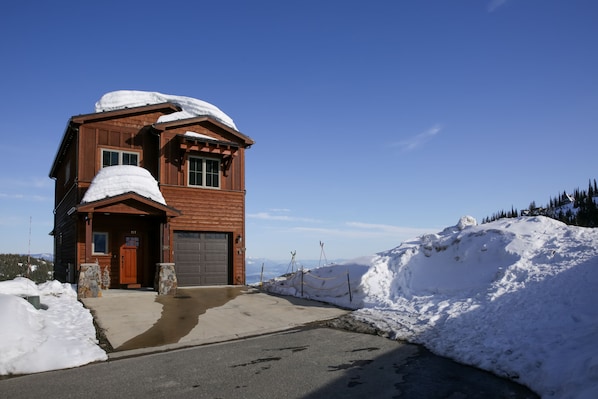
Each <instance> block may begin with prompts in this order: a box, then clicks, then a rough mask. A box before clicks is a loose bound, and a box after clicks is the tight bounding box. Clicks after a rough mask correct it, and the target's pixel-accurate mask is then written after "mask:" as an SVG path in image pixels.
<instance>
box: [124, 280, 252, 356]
mask: <svg viewBox="0 0 598 399" xmlns="http://www.w3.org/2000/svg"><path fill="white" fill-rule="evenodd" d="M245 290H246V288H245V287H223V288H203V289H187V290H179V291H178V293H177V295H175V296H169V295H161V296H156V298H155V301H156V302H157V303H159V304H161V305H162V313H161V315H160V318H159V319H158V320H157V321H156V323H155V324H154V325H152V326H151V327H150V328H149V329H148V330H147V331H145V332H143V333H142V334H140V335H137V336H136V337H134V338H131V339H130V340H128V341H127V342H125V343H123V344H122V345H120V346H119V347H118V348H114V349H115V350H117V351H125V350H131V349H140V348H147V347H156V346H163V345H168V344H175V343H177V342H179V341H180V340H181V339H182V338H183V337H185V336H187V335H188V334H189V333H190V332H191V331H192V330H193V329H194V328H195V327H196V326H197V325H198V323H199V316H200V315H202V314H204V313H206V311H207V310H208V309H211V308H218V307H220V306H223V305H225V304H226V303H227V302H229V301H231V300H233V299H235V298H236V297H237V296H239V295H241V294H242V292H243V291H245ZM174 326H176V328H174Z"/></svg>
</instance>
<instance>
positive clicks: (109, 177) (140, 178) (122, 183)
mask: <svg viewBox="0 0 598 399" xmlns="http://www.w3.org/2000/svg"><path fill="white" fill-rule="evenodd" d="M128 192H134V193H137V194H139V195H141V196H143V197H146V198H149V199H151V200H153V201H156V202H158V203H160V204H162V205H166V201H165V200H164V197H163V196H162V193H161V192H160V188H159V187H158V182H157V181H156V180H155V179H154V177H153V176H152V175H151V174H150V172H149V171H147V170H146V169H144V168H141V167H139V166H132V165H114V166H108V167H105V168H102V169H101V170H100V171H99V172H98V174H97V175H96V176H95V177H94V178H93V180H92V182H91V185H90V186H89V189H88V190H87V192H86V193H85V195H84V196H83V200H82V201H81V203H82V204H85V203H88V202H94V201H99V200H102V199H105V198H109V197H114V196H117V195H121V194H125V193H128Z"/></svg>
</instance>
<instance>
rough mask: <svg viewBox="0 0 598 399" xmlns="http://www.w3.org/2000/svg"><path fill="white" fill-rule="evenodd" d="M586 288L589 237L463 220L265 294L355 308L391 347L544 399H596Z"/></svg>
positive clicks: (596, 322)
mask: <svg viewBox="0 0 598 399" xmlns="http://www.w3.org/2000/svg"><path fill="white" fill-rule="evenodd" d="M349 286H350V287H351V295H352V298H351V297H350V296H349ZM596 287H598V229H589V228H583V227H575V226H567V225H565V224H563V223H561V222H558V221H556V220H553V219H550V218H546V217H524V218H518V219H502V220H499V221H496V222H492V223H488V224H483V225H477V224H476V222H475V220H474V219H473V218H469V217H465V218H462V219H461V220H460V221H459V224H458V225H456V226H454V227H449V228H447V229H445V230H444V231H442V232H439V233H438V234H427V235H424V236H421V237H419V238H417V239H414V240H412V241H408V242H404V243H403V244H401V245H400V246H398V247H397V248H394V249H392V250H389V251H387V252H383V253H380V254H378V255H375V256H372V257H368V258H363V259H358V260H354V261H351V262H347V263H345V264H339V265H330V266H325V267H322V268H317V269H313V270H309V271H307V272H304V273H300V272H299V273H296V274H293V275H290V276H286V277H280V278H277V279H274V280H271V281H269V282H267V283H265V284H264V289H265V290H268V291H271V292H275V293H279V294H283V295H291V296H304V297H306V298H311V299H314V300H319V301H324V302H330V303H333V304H337V305H341V306H345V307H349V308H353V309H357V310H356V311H355V312H354V313H353V316H354V317H356V318H357V319H359V320H362V321H365V322H368V323H371V324H373V325H376V326H377V327H378V328H380V329H382V330H385V331H387V332H389V334H390V335H391V336H392V337H393V338H396V339H401V340H407V341H410V342H414V343H420V344H423V345H425V346H426V347H428V348H429V349H430V350H432V351H433V352H435V353H436V354H439V355H443V356H447V357H450V358H453V359H455V360H457V361H459V362H462V363H466V364H470V365H474V366H476V367H479V368H482V369H486V370H489V371H492V372H494V373H495V374H497V375H500V376H505V377H509V378H512V379H514V380H515V381H517V382H519V383H522V384H524V385H527V386H528V387H530V388H531V389H532V390H534V391H535V392H537V393H539V394H540V395H541V396H542V397H543V398H577V399H578V398H596V397H598V306H597V305H598V290H597V289H596ZM351 299H352V300H351Z"/></svg>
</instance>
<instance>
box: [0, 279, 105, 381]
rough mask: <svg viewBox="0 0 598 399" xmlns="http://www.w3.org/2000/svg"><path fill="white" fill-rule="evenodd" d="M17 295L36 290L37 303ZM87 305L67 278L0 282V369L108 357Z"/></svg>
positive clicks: (30, 369) (31, 369)
mask: <svg viewBox="0 0 598 399" xmlns="http://www.w3.org/2000/svg"><path fill="white" fill-rule="evenodd" d="M21 296H39V297H40V302H41V304H42V309H35V307H33V305H31V304H30V303H29V302H27V301H26V300H25V299H23V298H21ZM106 359H107V356H106V353H105V352H104V351H103V350H102V349H101V348H100V347H99V346H98V345H97V340H96V331H95V328H94V326H93V318H92V316H91V313H90V312H89V310H87V309H85V308H84V307H83V305H82V304H81V303H80V302H78V301H77V293H76V292H75V291H74V290H73V288H72V287H71V286H70V285H69V284H61V283H59V282H58V281H50V282H47V283H44V284H40V285H39V286H36V285H35V283H33V282H32V281H31V280H28V279H26V278H22V277H19V278H16V279H14V280H11V281H2V282H0V375H7V374H25V373H36V372H41V371H47V370H56V369H62V368H69V367H77V366H81V365H83V364H87V363H90V362H95V361H102V360H106Z"/></svg>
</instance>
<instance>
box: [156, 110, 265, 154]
mask: <svg viewBox="0 0 598 399" xmlns="http://www.w3.org/2000/svg"><path fill="white" fill-rule="evenodd" d="M201 122H209V123H211V124H212V125H214V126H217V127H219V128H221V129H223V130H226V131H227V132H229V133H231V134H233V135H234V136H236V137H238V138H239V139H240V140H241V141H243V145H244V146H245V147H247V148H249V147H251V146H252V145H253V144H255V141H254V140H253V139H252V138H251V137H249V136H247V135H245V134H243V133H241V132H239V131H238V130H236V129H233V128H232V127H230V126H228V125H226V124H224V123H222V122H220V121H219V120H217V119H215V118H212V117H210V116H209V115H202V116H197V117H194V118H186V119H177V120H173V121H168V122H156V123H154V124H153V125H152V127H153V128H154V129H155V130H157V131H159V132H163V131H165V130H170V129H176V128H180V127H185V126H191V125H196V124H199V123H201Z"/></svg>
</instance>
